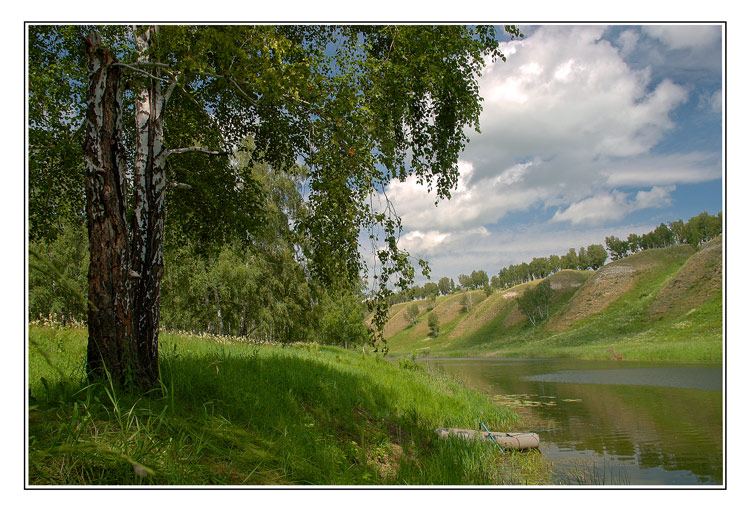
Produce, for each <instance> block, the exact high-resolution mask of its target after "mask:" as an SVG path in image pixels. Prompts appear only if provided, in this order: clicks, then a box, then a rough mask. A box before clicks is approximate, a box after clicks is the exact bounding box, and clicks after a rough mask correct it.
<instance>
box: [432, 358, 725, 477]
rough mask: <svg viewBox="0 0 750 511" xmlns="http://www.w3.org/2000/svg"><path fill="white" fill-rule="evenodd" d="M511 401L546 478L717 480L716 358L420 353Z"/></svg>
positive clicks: (719, 378) (719, 411)
mask: <svg viewBox="0 0 750 511" xmlns="http://www.w3.org/2000/svg"><path fill="white" fill-rule="evenodd" d="M424 363H427V364H433V365H437V366H439V367H441V368H443V369H444V370H445V371H447V372H448V373H450V374H452V375H453V376H455V377H457V378H459V379H461V380H463V381H464V382H466V383H467V384H468V385H469V386H470V387H473V388H475V389H477V390H479V391H481V392H484V393H486V394H489V395H490V396H492V397H493V399H495V400H496V402H497V403H498V404H510V405H513V406H514V407H515V408H516V409H517V410H518V411H519V413H520V414H521V415H522V417H523V418H524V424H525V425H526V426H527V428H526V429H527V430H532V431H538V432H539V435H540V438H541V447H540V451H541V452H542V454H544V455H545V456H546V457H547V458H548V459H549V460H550V461H551V462H552V464H553V467H554V478H555V482H556V483H563V484H578V483H581V482H583V483H586V484H592V483H593V484H607V485H609V484H613V485H721V484H723V474H724V464H723V463H724V455H723V446H724V440H723V438H724V424H723V404H724V400H723V397H722V396H723V382H724V378H723V375H722V368H721V366H720V365H684V364H682V365H681V364H670V363H647V362H628V361H582V360H567V359H430V360H426V361H424Z"/></svg>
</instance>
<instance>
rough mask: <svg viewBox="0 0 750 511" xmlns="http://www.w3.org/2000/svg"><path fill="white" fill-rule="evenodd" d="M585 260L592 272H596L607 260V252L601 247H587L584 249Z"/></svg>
mask: <svg viewBox="0 0 750 511" xmlns="http://www.w3.org/2000/svg"><path fill="white" fill-rule="evenodd" d="M586 260H587V261H588V265H589V267H590V268H591V269H592V270H598V269H599V268H601V267H602V266H603V265H604V261H606V260H607V251H606V250H604V247H603V246H601V245H589V247H588V248H587V249H586Z"/></svg>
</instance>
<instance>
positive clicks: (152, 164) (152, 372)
mask: <svg viewBox="0 0 750 511" xmlns="http://www.w3.org/2000/svg"><path fill="white" fill-rule="evenodd" d="M156 31H157V27H155V26H149V27H135V28H134V32H135V33H134V36H135V42H136V47H137V49H138V53H139V56H138V62H139V63H144V62H149V60H150V49H151V44H152V41H153V40H154V38H155V37H156ZM137 83H138V84H140V85H139V88H138V90H137V93H136V98H135V122H136V153H135V163H134V168H133V183H134V202H133V221H132V231H133V241H132V245H131V265H132V270H133V271H134V272H135V274H136V275H137V276H138V278H137V279H136V280H135V282H134V285H133V336H134V345H135V350H136V353H137V356H136V360H135V361H134V362H135V368H136V378H137V381H138V382H139V383H140V384H141V385H144V386H154V385H155V384H156V382H157V380H158V376H159V365H158V363H159V349H158V346H159V344H158V340H159V313H160V308H159V304H160V301H161V300H160V298H161V281H162V276H163V275H164V251H163V247H164V216H165V188H166V176H165V173H164V168H165V164H166V152H165V148H164V107H165V105H166V101H167V96H166V95H165V93H164V92H163V90H162V83H161V80H158V79H154V78H143V77H141V79H140V80H139V81H138V82H137Z"/></svg>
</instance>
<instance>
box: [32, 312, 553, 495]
mask: <svg viewBox="0 0 750 511" xmlns="http://www.w3.org/2000/svg"><path fill="white" fill-rule="evenodd" d="M86 335H87V334H86V332H85V330H83V329H68V328H61V327H51V326H36V325H31V326H30V327H29V395H30V399H29V401H30V407H29V458H28V459H29V483H30V484H32V485H101V484H107V485H130V484H144V485H150V484H155V485H243V484H255V485H259V484H263V485H288V484H293V485H304V484H315V485H372V484H398V485H443V484H451V485H454V484H455V485H463V484H505V483H513V484H525V483H538V482H545V481H546V480H547V479H546V478H548V477H549V470H548V469H547V468H546V464H545V462H544V460H543V459H541V457H539V456H538V453H536V454H535V453H518V454H513V455H512V456H511V455H506V456H501V455H500V454H499V453H498V450H497V448H496V447H495V446H493V445H492V444H490V443H488V442H466V441H463V440H460V439H456V440H444V439H439V438H438V437H437V435H436V434H435V433H434V429H435V428H437V427H464V428H474V429H479V423H480V422H484V423H485V424H486V425H487V426H488V427H490V428H491V429H493V430H496V431H503V430H506V431H507V430H509V429H513V428H515V427H517V426H518V420H519V418H518V416H517V415H516V414H515V413H514V412H512V411H511V410H510V409H507V408H500V407H498V406H496V405H495V404H493V403H492V402H491V401H490V399H489V398H488V397H486V396H483V395H481V394H479V393H477V392H475V391H472V390H469V389H467V388H465V387H463V386H462V385H461V384H460V383H458V382H456V381H455V380H452V379H450V378H448V377H447V376H445V375H444V374H441V373H435V372H431V370H429V369H425V368H424V367H423V366H421V365H418V364H415V363H414V362H412V361H411V360H410V359H402V360H401V361H388V360H384V359H382V358H378V357H375V356H373V355H372V354H368V355H367V356H363V355H362V352H361V350H360V351H358V352H355V351H346V350H343V349H339V348H333V347H320V346H317V345H298V346H290V347H281V346H255V345H247V344H232V343H223V342H221V341H216V340H210V339H200V338H196V337H189V336H182V335H171V334H162V336H161V341H160V367H161V385H162V388H161V389H160V390H159V391H155V392H153V393H151V394H149V395H146V396H137V395H131V394H128V393H125V392H123V391H120V390H118V389H115V388H113V387H111V386H110V385H109V384H108V383H107V382H97V383H92V384H89V383H87V382H86V380H85V378H84V374H83V363H84V356H85V345H86Z"/></svg>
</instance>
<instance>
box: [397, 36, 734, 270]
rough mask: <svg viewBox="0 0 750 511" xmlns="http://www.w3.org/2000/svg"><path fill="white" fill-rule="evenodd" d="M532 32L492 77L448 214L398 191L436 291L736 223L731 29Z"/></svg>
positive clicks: (510, 44) (407, 241)
mask: <svg viewBox="0 0 750 511" xmlns="http://www.w3.org/2000/svg"><path fill="white" fill-rule="evenodd" d="M522 32H523V33H524V34H525V37H524V38H523V39H516V40H513V41H510V40H505V41H504V42H502V43H501V49H502V51H503V53H504V54H505V55H506V57H507V61H506V62H502V61H501V60H498V61H496V62H494V63H491V62H490V63H488V65H487V67H486V69H485V71H484V73H483V75H482V77H481V78H480V81H479V83H480V94H481V95H482V97H483V98H484V102H483V112H482V115H481V118H480V125H481V134H477V133H476V132H473V130H472V131H471V132H468V135H469V138H470V140H471V141H470V143H469V144H468V145H467V147H466V149H465V151H464V153H463V154H462V155H461V157H460V160H459V169H460V172H461V176H460V178H459V182H458V187H457V189H456V190H454V191H453V193H452V198H451V199H450V200H449V201H441V202H440V203H439V204H438V206H437V207H436V206H435V195H434V192H433V193H428V191H427V189H426V188H425V187H424V186H421V185H419V184H417V182H416V179H414V178H409V179H407V180H406V181H405V182H399V181H392V182H391V183H390V184H389V185H388V187H387V189H386V193H387V195H388V198H389V199H390V200H391V201H392V202H393V203H394V205H395V207H396V211H397V212H398V213H399V214H400V215H401V217H402V222H403V226H404V231H403V232H402V235H401V238H400V241H399V246H400V248H402V249H404V250H407V251H408V252H409V253H410V254H411V255H412V256H413V257H415V258H422V259H426V260H427V261H429V263H430V266H431V268H432V280H433V281H436V280H438V279H439V278H440V277H442V276H448V277H451V278H456V277H457V276H458V275H459V274H461V273H466V274H468V273H471V271H472V270H478V269H482V270H485V271H487V273H488V274H489V275H494V274H497V272H498V271H499V270H500V269H501V268H503V267H505V266H508V265H510V264H517V263H520V262H524V261H526V262H528V261H531V259H532V258H534V257H542V256H544V257H547V256H549V255H551V254H558V255H562V254H564V253H566V252H567V251H568V249H569V248H571V247H572V248H576V249H578V248H579V247H582V246H585V247H587V246H589V245H591V244H602V245H603V244H604V239H605V237H607V236H609V235H613V234H614V235H616V236H619V237H621V238H622V237H626V236H627V235H628V234H630V233H637V234H642V233H645V232H649V231H651V230H653V229H654V228H655V227H656V226H657V225H659V224H660V223H661V222H665V223H667V222H670V221H673V220H678V219H683V220H688V219H689V218H690V217H693V216H695V215H697V214H699V213H701V212H702V211H707V212H709V213H710V214H714V215H715V214H716V213H718V212H719V211H722V196H723V189H724V188H723V164H722V162H723V147H724V144H723V138H722V119H723V116H722V102H723V93H722V86H723V83H722V73H723V63H724V57H723V54H722V50H723V40H722V38H723V26H722V25H674V24H670V25H644V26H627V25H615V26H601V25H575V26H574V25H541V26H522ZM505 39H507V38H505ZM422 281H424V279H422ZM418 282H420V281H418Z"/></svg>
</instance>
